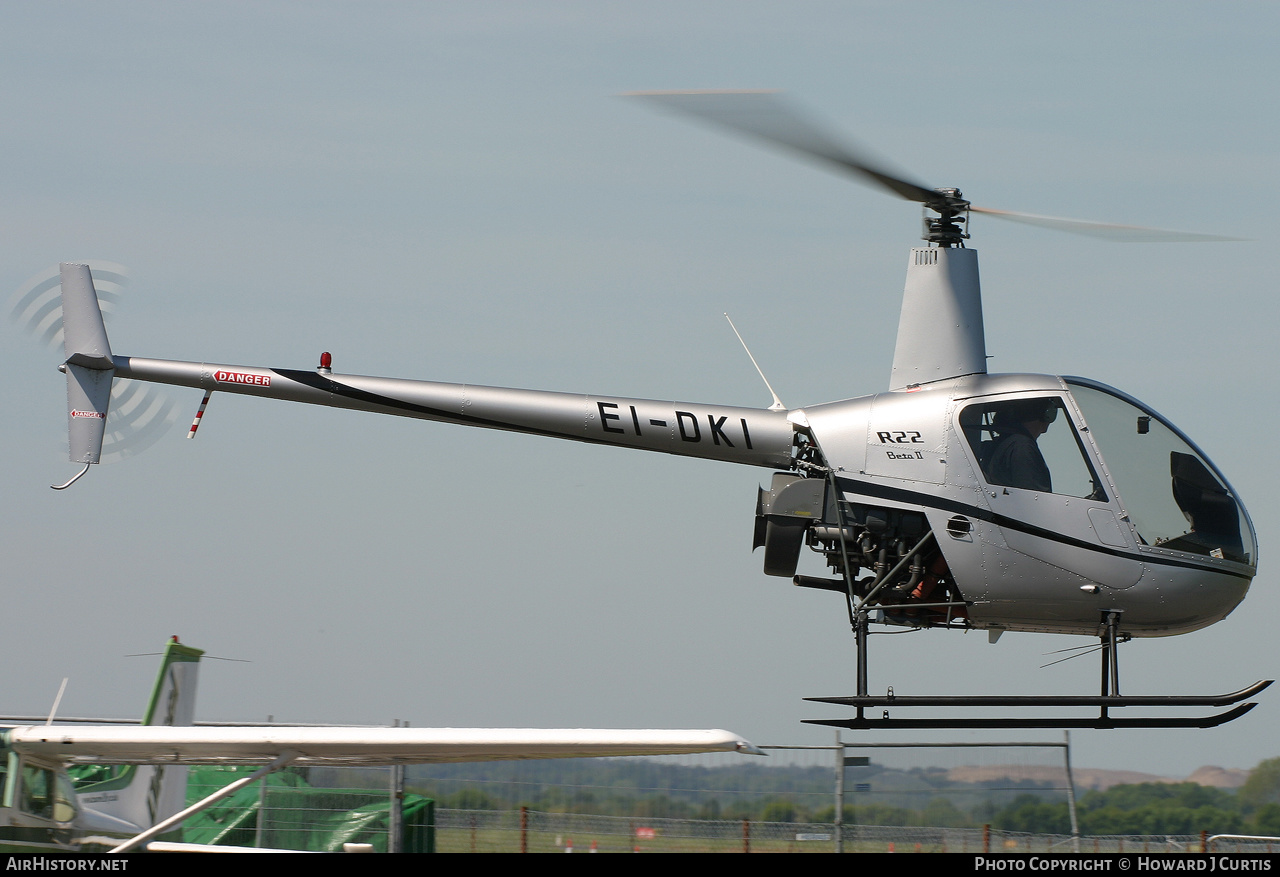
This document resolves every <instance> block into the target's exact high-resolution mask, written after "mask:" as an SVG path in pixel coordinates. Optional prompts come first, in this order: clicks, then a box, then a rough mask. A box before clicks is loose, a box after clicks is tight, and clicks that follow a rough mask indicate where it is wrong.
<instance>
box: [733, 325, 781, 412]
mask: <svg viewBox="0 0 1280 877" xmlns="http://www.w3.org/2000/svg"><path fill="white" fill-rule="evenodd" d="M724 318H725V319H726V320H728V321H729V328H730V329H732V330H733V334H735V335H737V336H738V343H739V344H741V345H742V349H743V350H745V351H747V356H748V358H750V360H751V364H752V365H754V366H755V367H756V372H757V373H758V374H759V375H760V380H762V381H764V385H765V386H766V387H768V388H769V395H770V396H772V397H773V404H772V405H770V406H769V410H770V411H786V410H787V406H786V405H783V404H782V400H781V399H779V398H778V394H777V393H775V392H773V387H772V386H771V385H770V384H769V379H768V378H766V377H765V376H764V372H763V371H761V369H760V363H758V362H756V358H755V357H754V356H752V355H751V348H750V347H748V346H747V342H745V341H743V340H742V333H741V332H739V331H738V327H737V326H735V325H733V318H732V317H730V316H729V314H728V312H727V311H726V312H725V315H724Z"/></svg>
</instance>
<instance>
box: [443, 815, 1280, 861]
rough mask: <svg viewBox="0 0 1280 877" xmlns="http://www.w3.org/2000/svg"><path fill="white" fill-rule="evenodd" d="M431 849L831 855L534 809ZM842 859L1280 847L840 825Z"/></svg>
mask: <svg viewBox="0 0 1280 877" xmlns="http://www.w3.org/2000/svg"><path fill="white" fill-rule="evenodd" d="M436 831H437V834H436V848H437V849H438V850H439V851H440V852H447V853H518V852H528V853H565V852H577V853H830V852H834V851H835V849H836V835H835V831H836V828H835V826H833V825H831V824H829V823H794V822H752V821H749V820H702V819H642V818H628V817H618V816H587V815H582V814H573V813H541V812H537V811H531V810H525V811H511V810H504V811H493V810H439V811H437V823H436ZM843 832H844V851H845V852H846V853H885V852H894V853H974V854H979V853H984V854H1002V853H1003V854H1015V855H1016V854H1026V853H1053V854H1059V853H1072V852H1077V851H1078V852H1081V853H1154V854H1159V853H1199V852H1204V851H1205V848H1206V844H1207V846H1208V851H1210V852H1220V853H1228V852H1251V853H1271V852H1274V851H1276V850H1277V849H1280V841H1271V840H1267V839H1232V838H1218V839H1208V838H1206V837H1204V836H1201V835H1177V836H1173V835H1161V836H1152V837H1143V836H1108V837H1081V838H1072V837H1071V836H1070V835H1052V834H1023V833H1018V832H1007V831H996V830H990V829H983V828H926V827H911V826H875V825H846V826H844V827H843Z"/></svg>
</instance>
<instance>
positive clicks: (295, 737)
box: [4, 725, 765, 766]
mask: <svg viewBox="0 0 1280 877" xmlns="http://www.w3.org/2000/svg"><path fill="white" fill-rule="evenodd" d="M4 733H5V737H6V738H7V741H8V744H9V746H10V747H11V748H12V749H13V750H14V751H15V752H19V753H22V754H26V755H32V756H36V757H39V758H44V759H49V760H52V761H58V762H63V763H67V764H268V763H270V762H272V761H273V760H274V759H276V758H279V757H280V756H282V755H286V754H289V755H292V756H294V758H293V760H292V763H293V764H295V765H321V764H323V765H334V766H338V765H356V766H376V765H390V764H427V763H433V762H450V761H503V760H509V759H525V758H591V757H603V756H624V755H682V754H687V753H698V752H741V753H748V754H752V755H764V754H765V753H764V752H762V751H761V750H760V749H758V748H757V747H755V746H753V745H752V744H751V743H749V742H748V741H746V740H744V739H742V738H741V737H739V736H738V735H736V734H732V733H730V732H728V731H719V730H683V731H666V730H597V729H591V728H567V729H556V730H547V729H539V728H262V727H247V726H241V727H233V726H224V727H203V726H196V727H190V726H188V727H169V726H113V725H81V726H78V727H77V726H68V725H35V726H28V727H21V728H11V729H9V730H8V731H7V732H4Z"/></svg>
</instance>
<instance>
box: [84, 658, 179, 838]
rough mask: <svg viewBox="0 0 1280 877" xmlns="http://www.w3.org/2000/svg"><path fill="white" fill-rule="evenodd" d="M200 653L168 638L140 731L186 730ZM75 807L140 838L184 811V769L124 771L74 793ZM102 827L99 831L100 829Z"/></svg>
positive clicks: (155, 768)
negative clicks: (174, 727)
mask: <svg viewBox="0 0 1280 877" xmlns="http://www.w3.org/2000/svg"><path fill="white" fill-rule="evenodd" d="M203 654H204V652H202V651H201V650H200V649H193V648H191V647H190V646H185V645H183V644H182V643H180V642H178V638H177V637H173V639H171V640H170V641H169V643H168V644H167V645H166V647H165V650H164V657H163V658H162V659H161V662H160V674H159V676H157V677H156V684H155V687H154V688H152V690H151V699H150V700H149V701H148V702H147V709H146V712H145V713H144V714H143V717H142V724H144V725H190V724H191V723H192V722H193V721H194V719H195V704H196V677H197V675H198V672H199V669H200V663H199V662H200V656H201V655H203ZM78 797H79V799H80V803H81V804H82V805H83V806H84V807H86V808H87V809H91V810H93V811H94V813H95V815H96V816H98V817H100V818H99V820H98V823H99V824H100V825H103V822H104V821H105V822H108V823H111V827H112V828H114V829H115V830H117V831H119V830H124V831H129V832H131V833H137V832H140V831H142V830H144V829H146V828H149V827H150V826H152V825H154V824H155V823H157V822H159V821H160V820H162V819H167V818H169V817H170V816H172V815H173V814H175V813H177V812H178V811H179V810H181V809H182V808H183V807H185V806H186V797H187V769H186V768H185V767H178V766H174V765H164V766H149V765H148V766H141V767H139V766H136V765H131V766H129V767H126V768H125V769H124V770H123V771H121V772H120V773H119V774H118V775H117V776H115V777H113V778H112V779H109V780H105V781H103V782H99V783H94V784H93V785H90V786H86V787H84V788H82V789H80V790H79V794H78ZM104 827H105V826H104Z"/></svg>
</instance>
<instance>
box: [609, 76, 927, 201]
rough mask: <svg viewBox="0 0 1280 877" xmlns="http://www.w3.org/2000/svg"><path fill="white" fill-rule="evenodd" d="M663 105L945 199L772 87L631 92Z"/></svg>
mask: <svg viewBox="0 0 1280 877" xmlns="http://www.w3.org/2000/svg"><path fill="white" fill-rule="evenodd" d="M624 96H625V97H640V98H644V99H645V100H648V101H650V102H652V103H655V104H657V105H658V106H660V107H663V108H664V109H669V110H675V111H677V112H681V113H685V114H686V115H689V116H693V117H694V118H695V119H698V120H700V121H704V122H710V123H712V124H715V125H720V126H722V127H725V128H729V129H730V130H733V131H737V132H738V133H740V134H746V135H748V136H750V137H755V138H757V139H759V140H763V141H765V142H766V143H769V144H772V145H774V146H782V147H786V148H787V149H790V150H794V151H795V152H799V153H800V154H801V155H803V156H806V157H808V158H813V159H818V160H821V161H823V162H826V163H828V164H834V165H836V166H837V167H839V168H840V169H841V170H844V171H847V172H852V173H854V174H856V175H858V176H860V177H862V178H864V180H867V181H870V182H872V183H874V184H876V185H878V186H880V187H881V188H884V189H888V190H889V191H890V192H893V193H894V194H895V195H897V196H899V197H901V198H906V199H907V200H908V201H919V202H920V203H922V204H932V203H935V202H942V203H945V202H946V200H947V199H946V196H944V195H941V194H940V193H938V192H935V191H934V190H933V189H930V188H928V187H926V186H922V185H920V184H919V183H914V182H912V181H910V180H908V179H906V178H904V177H903V176H902V174H900V173H898V172H897V171H895V170H892V169H891V168H889V167H888V166H886V165H885V164H883V163H882V162H880V161H879V160H878V159H873V158H871V157H870V156H869V155H868V154H866V153H865V151H863V150H855V149H853V148H852V147H851V146H849V145H848V144H846V143H841V142H840V141H838V140H837V139H836V138H835V137H834V136H832V135H830V134H828V133H827V132H826V131H824V130H823V129H822V128H821V127H820V126H818V125H817V124H816V123H814V122H811V121H809V120H808V119H806V118H804V117H803V116H801V115H800V113H799V112H797V111H796V110H795V109H794V108H793V107H791V106H790V105H789V104H788V103H785V102H784V101H783V100H782V99H781V98H780V97H778V94H777V92H772V91H634V92H630V93H629V94H627V95H624Z"/></svg>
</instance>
